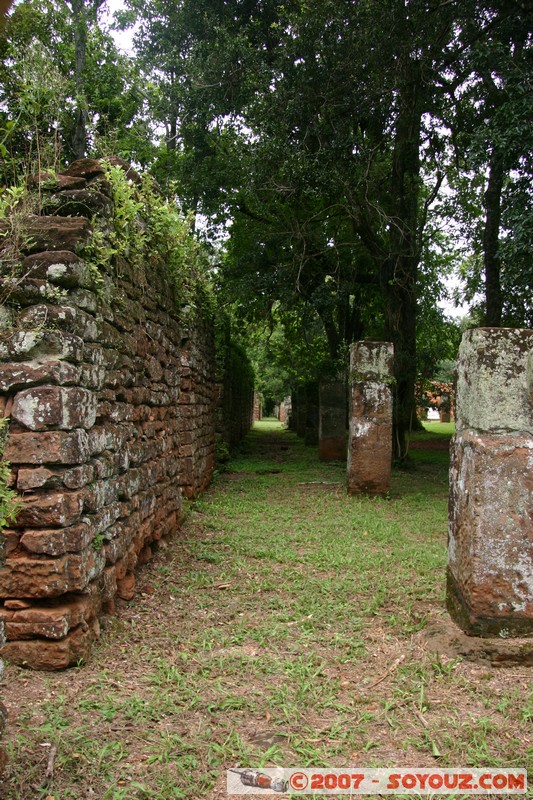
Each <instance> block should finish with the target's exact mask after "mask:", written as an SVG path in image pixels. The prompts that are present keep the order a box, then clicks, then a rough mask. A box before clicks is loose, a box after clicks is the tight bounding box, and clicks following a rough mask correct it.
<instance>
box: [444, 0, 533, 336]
mask: <svg viewBox="0 0 533 800" xmlns="http://www.w3.org/2000/svg"><path fill="white" fill-rule="evenodd" d="M478 14H479V16H480V17H481V18H482V20H483V24H484V25H485V29H486V35H485V36H483V37H482V38H480V37H476V36H475V35H474V32H473V31H472V30H471V29H470V27H466V28H465V31H464V34H463V35H464V37H470V38H471V39H473V45H472V46H471V47H470V48H468V49H467V50H466V51H465V53H464V54H463V55H462V57H461V58H460V59H459V60H458V63H457V65H456V79H455V87H454V91H453V99H454V103H453V109H454V114H453V118H452V120H451V125H452V127H453V129H454V140H455V155H456V161H455V163H454V164H452V165H451V169H450V171H449V175H450V182H451V184H452V185H453V186H454V188H455V189H456V191H457V196H458V199H459V202H460V205H461V211H462V222H463V234H464V235H465V236H466V237H467V239H468V241H469V243H470V245H471V247H472V249H473V252H474V257H473V258H470V259H469V262H470V264H472V265H474V266H476V267H477V268H478V269H477V272H476V271H475V270H474V271H471V272H470V274H469V290H470V297H472V296H473V294H474V293H475V292H476V291H482V292H483V295H484V308H483V323H484V324H485V325H487V326H495V327H498V326H500V325H501V324H507V325H508V324H518V325H520V324H522V325H523V324H530V320H531V318H532V302H531V285H532V282H533V281H532V279H533V269H532V266H531V259H530V258H529V254H528V252H527V251H528V249H529V246H528V245H527V244H526V242H527V241H528V235H529V237H530V233H531V229H532V227H533V214H532V206H531V193H530V190H529V180H530V176H531V174H532V171H533V161H532V153H533V137H532V133H531V118H532V115H533V100H532V95H531V77H530V76H531V55H532V52H531V43H530V31H531V25H532V22H533V15H532V14H531V12H530V11H527V10H526V8H525V6H523V5H522V4H521V3H499V2H494V3H491V4H487V5H486V6H480V8H479V11H478ZM495 21H497V22H498V24H494V23H495ZM529 241H531V239H530V238H529ZM481 261H482V264H481ZM466 263H468V262H466ZM479 267H482V269H479ZM514 287H516V289H518V290H519V298H520V299H519V300H518V303H517V299H518V298H517V296H516V294H515V292H514Z"/></svg>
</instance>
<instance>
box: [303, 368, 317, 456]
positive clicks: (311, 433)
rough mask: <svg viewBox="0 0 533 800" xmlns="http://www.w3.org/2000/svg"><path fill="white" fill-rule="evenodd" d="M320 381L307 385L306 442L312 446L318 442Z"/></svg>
mask: <svg viewBox="0 0 533 800" xmlns="http://www.w3.org/2000/svg"><path fill="white" fill-rule="evenodd" d="M318 423H319V415H318V383H314V382H313V383H306V385H305V443H306V445H308V446H310V447H312V446H313V445H317V444H318Z"/></svg>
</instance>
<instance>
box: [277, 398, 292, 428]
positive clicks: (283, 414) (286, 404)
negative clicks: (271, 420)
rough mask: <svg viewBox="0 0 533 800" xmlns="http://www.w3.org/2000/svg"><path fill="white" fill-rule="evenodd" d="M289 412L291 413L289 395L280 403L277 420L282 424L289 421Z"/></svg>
mask: <svg viewBox="0 0 533 800" xmlns="http://www.w3.org/2000/svg"><path fill="white" fill-rule="evenodd" d="M290 413H291V398H290V395H289V396H288V397H284V398H283V400H282V401H281V403H280V407H279V421H280V422H282V423H283V424H284V425H285V424H287V423H288V421H289V416H290Z"/></svg>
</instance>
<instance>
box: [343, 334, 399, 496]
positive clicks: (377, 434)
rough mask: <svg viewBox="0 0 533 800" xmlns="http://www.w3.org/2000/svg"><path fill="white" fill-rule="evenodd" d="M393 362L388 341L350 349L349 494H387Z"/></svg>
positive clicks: (367, 343) (357, 345) (389, 464)
mask: <svg viewBox="0 0 533 800" xmlns="http://www.w3.org/2000/svg"><path fill="white" fill-rule="evenodd" d="M393 361H394V346H393V345H392V344H391V343H390V342H356V343H355V344H353V345H352V346H351V348H350V375H349V385H350V430H349V441H348V494H361V493H363V494H370V495H384V494H386V493H387V492H388V491H389V487H390V472H391V461H392V390H391V384H392V381H393V378H392V374H393Z"/></svg>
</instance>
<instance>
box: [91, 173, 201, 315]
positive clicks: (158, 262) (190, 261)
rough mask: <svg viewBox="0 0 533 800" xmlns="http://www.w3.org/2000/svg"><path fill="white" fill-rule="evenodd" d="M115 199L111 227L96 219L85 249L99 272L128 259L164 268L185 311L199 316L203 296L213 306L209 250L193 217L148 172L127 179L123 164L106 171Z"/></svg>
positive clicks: (97, 274)
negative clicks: (140, 179) (159, 188)
mask: <svg viewBox="0 0 533 800" xmlns="http://www.w3.org/2000/svg"><path fill="white" fill-rule="evenodd" d="M106 177H107V180H108V181H109V184H110V186H111V197H112V199H113V204H114V212H113V218H112V221H111V227H110V228H109V227H108V226H107V224H103V225H102V224H101V223H100V222H99V221H98V220H95V226H94V231H93V234H92V235H91V239H90V240H89V242H88V243H87V244H86V245H84V248H83V254H84V257H85V258H86V260H87V262H88V264H89V266H92V268H93V270H94V271H95V277H96V278H97V280H98V281H99V282H100V284H101V283H102V276H101V271H102V270H105V269H106V268H108V266H109V264H114V265H115V266H116V268H117V270H118V271H120V270H121V268H122V267H123V265H124V262H128V263H129V264H130V265H131V266H132V267H133V268H134V269H136V270H140V269H141V267H142V266H143V265H146V266H151V267H153V268H156V269H160V270H161V271H162V272H164V274H165V275H166V276H167V278H168V279H169V280H170V282H171V284H172V285H173V287H174V289H175V293H176V299H177V302H178V305H179V306H180V308H182V310H183V312H184V313H185V314H186V315H191V316H194V314H195V312H196V310H197V307H198V304H199V302H200V300H201V302H202V310H203V312H204V313H205V312H207V313H209V311H210V310H211V308H212V299H211V290H210V283H209V270H210V263H209V257H208V253H207V250H206V248H205V246H204V245H202V243H201V242H200V241H199V240H198V239H197V238H196V236H195V235H194V231H193V220H192V218H191V217H190V216H189V217H184V216H183V215H182V214H181V213H180V212H179V210H178V209H177V208H176V206H175V205H174V204H172V203H171V202H169V201H167V200H165V199H164V198H163V197H162V196H161V195H160V194H159V193H158V192H157V190H156V188H155V186H154V183H153V181H152V180H151V179H150V177H149V176H146V177H145V178H144V180H143V183H142V185H141V186H136V185H135V184H134V183H133V182H132V181H130V180H128V178H127V176H126V173H125V172H124V170H123V169H122V168H121V167H119V166H109V168H108V170H107V172H106Z"/></svg>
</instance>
